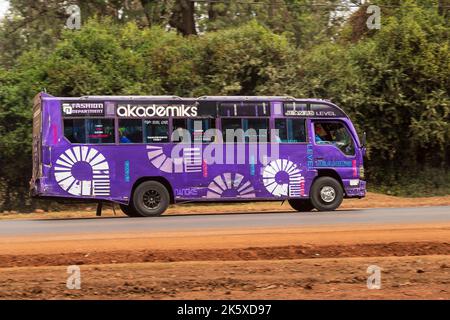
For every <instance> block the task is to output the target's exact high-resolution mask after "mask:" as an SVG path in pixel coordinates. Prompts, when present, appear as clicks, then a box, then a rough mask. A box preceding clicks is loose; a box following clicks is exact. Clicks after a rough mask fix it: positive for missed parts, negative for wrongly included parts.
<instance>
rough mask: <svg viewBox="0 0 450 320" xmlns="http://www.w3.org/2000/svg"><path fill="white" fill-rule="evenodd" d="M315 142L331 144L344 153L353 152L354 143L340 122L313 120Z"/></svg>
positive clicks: (352, 153)
mask: <svg viewBox="0 0 450 320" xmlns="http://www.w3.org/2000/svg"><path fill="white" fill-rule="evenodd" d="M314 134H315V141H316V144H319V145H320V144H331V145H334V146H336V147H337V148H339V149H340V150H341V151H342V152H343V153H344V154H345V155H354V154H355V144H354V142H353V138H352V136H351V134H350V133H349V132H348V130H347V128H346V127H345V126H344V124H343V123H341V122H325V121H324V122H317V121H316V122H314Z"/></svg>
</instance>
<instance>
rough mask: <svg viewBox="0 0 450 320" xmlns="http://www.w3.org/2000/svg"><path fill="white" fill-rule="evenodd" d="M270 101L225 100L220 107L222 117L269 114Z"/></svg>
mask: <svg viewBox="0 0 450 320" xmlns="http://www.w3.org/2000/svg"><path fill="white" fill-rule="evenodd" d="M269 109H270V108H269V103H268V102H223V103H221V104H220V107H219V110H220V111H219V114H220V115H221V116H222V117H239V116H244V117H261V116H268V115H269V114H270V112H269Z"/></svg>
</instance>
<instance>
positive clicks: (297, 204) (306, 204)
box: [288, 199, 314, 212]
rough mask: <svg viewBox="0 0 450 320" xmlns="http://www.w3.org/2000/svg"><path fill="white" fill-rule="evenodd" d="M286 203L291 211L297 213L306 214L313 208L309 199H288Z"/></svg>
mask: <svg viewBox="0 0 450 320" xmlns="http://www.w3.org/2000/svg"><path fill="white" fill-rule="evenodd" d="M288 202H289V204H290V205H291V207H292V209H294V210H297V211H299V212H308V211H311V210H312V209H314V206H313V205H312V203H311V201H310V200H309V199H289V200H288Z"/></svg>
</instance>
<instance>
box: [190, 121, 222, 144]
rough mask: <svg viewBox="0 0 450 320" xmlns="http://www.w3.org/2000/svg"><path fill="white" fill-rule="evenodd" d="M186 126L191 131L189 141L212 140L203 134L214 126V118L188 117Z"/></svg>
mask: <svg viewBox="0 0 450 320" xmlns="http://www.w3.org/2000/svg"><path fill="white" fill-rule="evenodd" d="M187 126H188V129H189V132H190V133H191V141H194V142H212V141H213V140H214V139H210V138H208V139H207V138H205V137H204V136H203V134H204V132H205V131H206V130H209V129H215V128H216V122H215V121H214V119H188V122H187Z"/></svg>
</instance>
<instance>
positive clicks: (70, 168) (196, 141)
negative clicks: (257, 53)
mask: <svg viewBox="0 0 450 320" xmlns="http://www.w3.org/2000/svg"><path fill="white" fill-rule="evenodd" d="M364 140H365V136H364V138H363V139H362V141H360V139H359V138H358V135H357V133H356V130H355V128H354V126H353V124H352V122H351V121H350V119H349V118H348V116H347V115H346V114H345V113H344V111H343V110H342V109H341V108H339V107H338V106H336V105H335V104H333V103H331V102H329V101H326V100H318V99H296V98H293V97H286V96H254V97H253V96H203V97H199V98H180V97H177V96H83V97H77V98H68V97H53V96H51V95H49V94H46V93H39V94H38V95H37V96H36V97H35V98H34V105H33V172H32V179H31V182H30V188H31V194H32V196H36V197H41V198H53V199H54V198H59V199H61V198H71V199H82V200H83V201H94V202H97V203H99V204H100V207H101V203H104V202H112V203H118V204H119V205H120V207H121V209H122V211H123V212H124V213H125V214H127V215H128V216H130V217H149V216H158V215H161V214H162V213H163V212H164V211H165V210H166V209H167V207H168V206H169V205H170V204H173V203H183V202H195V201H209V202H213V201H215V202H217V201H220V202H223V201H286V200H287V201H288V202H289V204H290V205H291V206H292V207H293V208H294V209H295V210H297V211H311V210H313V209H314V208H315V209H317V210H319V211H329V210H335V209H336V208H338V207H339V205H340V204H341V203H342V200H343V198H362V197H364V196H365V194H366V182H365V181H364V168H363V156H364V153H365V146H364V144H365V142H364Z"/></svg>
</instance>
